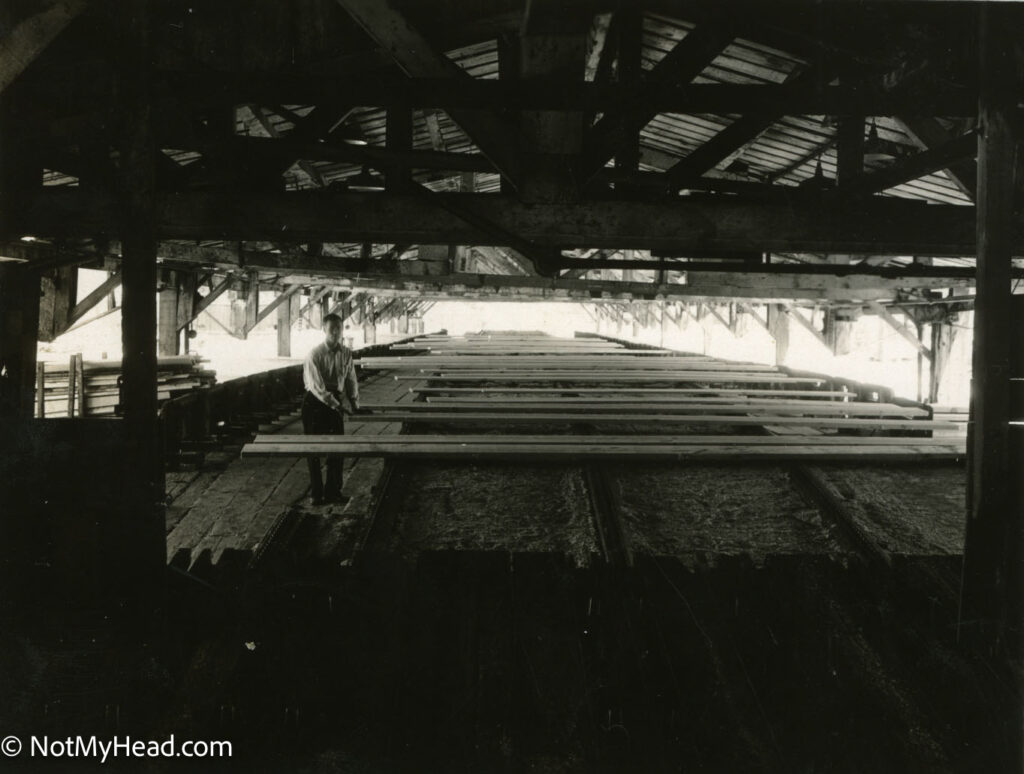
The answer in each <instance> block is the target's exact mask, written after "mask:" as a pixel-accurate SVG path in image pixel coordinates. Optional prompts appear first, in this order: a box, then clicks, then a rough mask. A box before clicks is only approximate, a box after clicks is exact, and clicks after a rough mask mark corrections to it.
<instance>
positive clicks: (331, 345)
mask: <svg viewBox="0 0 1024 774" xmlns="http://www.w3.org/2000/svg"><path fill="white" fill-rule="evenodd" d="M325 336H326V339H325V340H326V341H327V347H328V349H337V348H338V347H340V346H341V325H340V324H339V323H336V322H334V321H331V322H329V323H327V328H326V330H325Z"/></svg>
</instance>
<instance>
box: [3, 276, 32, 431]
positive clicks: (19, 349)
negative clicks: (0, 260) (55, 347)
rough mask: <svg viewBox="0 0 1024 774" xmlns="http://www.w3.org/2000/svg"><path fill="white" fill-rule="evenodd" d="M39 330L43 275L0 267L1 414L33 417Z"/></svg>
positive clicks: (15, 416)
mask: <svg viewBox="0 0 1024 774" xmlns="http://www.w3.org/2000/svg"><path fill="white" fill-rule="evenodd" d="M38 329H39V274H38V273H36V272H34V271H29V270H28V269H26V268H25V267H22V266H3V267H0V415H2V416H5V417H12V418H24V419H28V418H30V417H31V416H32V404H33V399H34V396H33V393H34V389H35V379H36V348H37V342H36V337H37V335H38Z"/></svg>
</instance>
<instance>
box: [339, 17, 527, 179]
mask: <svg viewBox="0 0 1024 774" xmlns="http://www.w3.org/2000/svg"><path fill="white" fill-rule="evenodd" d="M338 3H339V4H340V5H341V7H342V8H344V9H345V11H347V12H348V14H349V15H350V16H351V17H352V18H353V19H354V20H355V21H356V23H357V24H359V25H360V26H361V27H362V28H363V29H364V30H365V31H366V33H367V34H368V35H369V36H370V37H371V38H372V39H373V40H374V41H375V42H376V43H377V44H378V45H380V46H381V47H382V48H384V49H385V50H386V51H387V52H388V53H389V54H391V56H392V57H393V58H394V60H395V62H396V64H398V66H399V67H400V68H401V69H402V70H403V71H404V72H405V74H406V75H408V76H409V77H411V78H423V77H427V78H442V79H454V80H455V81H456V82H459V81H469V80H472V79H471V77H470V76H469V75H468V74H466V73H465V72H464V71H463V70H462V68H460V67H459V66H458V65H457V64H455V63H454V62H453V61H451V60H450V59H449V58H448V57H446V56H445V55H444V54H443V53H442V52H441V51H439V50H437V48H436V47H435V46H434V45H433V43H432V42H431V41H430V40H428V39H427V38H426V37H425V36H424V35H423V34H422V33H420V31H419V30H417V29H416V28H415V27H414V26H413V25H412V24H411V23H410V22H409V20H408V19H406V18H405V16H404V15H403V14H402V13H401V11H399V10H398V8H397V7H396V6H395V5H394V4H393V2H392V0H338ZM408 104H409V105H410V106H411V104H412V103H408ZM448 114H449V115H450V116H451V117H452V120H454V121H455V123H457V124H458V125H459V126H460V127H462V129H463V130H464V131H465V132H466V134H468V135H469V136H470V138H471V139H472V140H473V142H474V143H475V144H476V145H477V147H478V148H480V150H481V151H482V152H483V153H484V155H485V156H487V158H489V159H490V160H491V161H492V162H493V163H494V165H495V166H496V167H497V168H498V169H499V170H500V171H501V174H502V175H504V176H505V177H506V178H508V179H509V180H511V181H513V183H516V182H518V181H519V179H520V161H519V158H518V156H517V149H518V148H519V146H520V143H519V141H518V136H517V135H516V133H515V132H513V131H511V130H510V129H509V128H508V127H507V126H506V125H504V124H502V123H501V122H500V121H499V120H497V118H496V117H495V116H493V115H489V114H486V113H479V112H474V111H472V110H464V109H449V110H448Z"/></svg>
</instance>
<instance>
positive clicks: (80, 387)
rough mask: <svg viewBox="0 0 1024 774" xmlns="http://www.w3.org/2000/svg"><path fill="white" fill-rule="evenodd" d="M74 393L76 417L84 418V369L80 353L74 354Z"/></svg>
mask: <svg viewBox="0 0 1024 774" xmlns="http://www.w3.org/2000/svg"><path fill="white" fill-rule="evenodd" d="M75 392H76V393H77V394H78V416H80V417H84V416H85V414H86V408H85V367H84V365H83V363H82V353H81V352H78V353H77V354H75Z"/></svg>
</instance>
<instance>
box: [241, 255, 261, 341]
mask: <svg viewBox="0 0 1024 774" xmlns="http://www.w3.org/2000/svg"><path fill="white" fill-rule="evenodd" d="M259 316H260V278H259V275H258V274H257V273H256V272H254V271H253V272H249V285H248V292H247V293H246V296H245V328H244V329H243V332H242V338H243V339H244V338H247V337H248V335H249V334H250V333H251V332H252V329H253V328H255V327H256V320H257V319H258V318H259Z"/></svg>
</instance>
